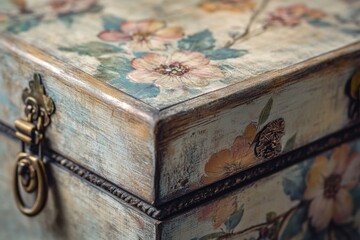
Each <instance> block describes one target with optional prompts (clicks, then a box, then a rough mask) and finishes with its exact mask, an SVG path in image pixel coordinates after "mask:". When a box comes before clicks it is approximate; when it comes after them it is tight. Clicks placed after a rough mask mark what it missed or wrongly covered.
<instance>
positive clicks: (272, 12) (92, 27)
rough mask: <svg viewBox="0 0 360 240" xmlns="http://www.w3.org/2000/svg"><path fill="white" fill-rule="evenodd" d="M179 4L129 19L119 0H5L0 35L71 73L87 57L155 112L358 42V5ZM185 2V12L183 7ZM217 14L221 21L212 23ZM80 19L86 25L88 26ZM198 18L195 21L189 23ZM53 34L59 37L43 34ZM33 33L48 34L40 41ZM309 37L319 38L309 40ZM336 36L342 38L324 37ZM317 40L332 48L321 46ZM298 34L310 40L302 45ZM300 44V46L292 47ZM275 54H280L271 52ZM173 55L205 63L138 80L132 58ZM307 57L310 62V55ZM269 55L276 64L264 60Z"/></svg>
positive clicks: (226, 0) (210, 0)
mask: <svg viewBox="0 0 360 240" xmlns="http://www.w3.org/2000/svg"><path fill="white" fill-rule="evenodd" d="M186 1H187V2H186V3H185V2H184V3H183V2H182V3H180V4H178V5H177V4H172V3H171V4H167V6H166V7H165V6H161V5H159V6H158V7H154V8H151V7H149V10H148V11H147V12H146V13H145V12H141V11H144V10H143V8H139V11H140V10H141V11H140V12H138V11H135V10H134V12H133V13H134V14H130V13H128V12H127V11H125V10H124V9H126V8H127V7H131V6H130V5H131V4H130V3H127V2H126V1H125V2H124V1H120V2H114V3H113V5H110V3H109V2H101V1H98V0H50V1H47V2H46V3H44V2H43V1H40V0H35V1H32V2H31V3H30V1H28V0H16V1H15V0H5V1H2V2H1V3H0V5H1V6H0V8H1V9H5V10H0V30H4V31H7V32H8V33H12V34H19V33H21V34H22V38H24V39H25V41H29V43H30V44H34V45H36V47H39V48H40V49H42V50H44V51H46V52H50V54H52V55H56V56H55V57H57V58H58V59H64V61H69V62H70V63H71V64H72V65H74V66H76V67H82V62H83V60H84V59H83V58H84V57H87V60H86V61H87V64H89V65H90V66H89V68H85V69H86V70H87V73H88V74H90V75H92V76H94V77H96V78H97V79H99V80H100V81H103V82H105V83H107V84H109V85H111V86H112V87H115V88H117V89H119V90H121V91H123V92H125V93H127V94H129V95H131V96H133V97H135V98H137V99H139V100H141V101H143V102H145V103H147V104H150V105H152V106H154V107H156V108H160V109H161V108H164V107H167V106H170V105H173V104H176V103H179V102H182V101H186V100H188V99H191V98H193V97H196V96H199V95H202V94H206V93H208V92H211V91H215V90H217V89H220V88H223V87H226V86H228V85H231V84H233V83H237V82H240V81H243V80H244V79H247V78H249V77H253V76H256V75H258V74H262V73H265V72H269V71H272V70H276V69H281V68H286V67H289V66H291V65H292V64H296V63H297V62H299V61H305V60H307V59H308V57H313V56H318V55H321V54H323V53H326V52H329V51H332V50H334V49H336V48H339V47H343V46H345V45H347V44H350V43H351V42H353V41H354V40H356V39H355V38H356V37H358V36H360V31H359V28H358V26H359V21H358V20H359V17H358V16H360V15H359V14H358V13H359V9H360V6H358V5H359V4H358V3H357V2H356V1H339V0H321V1H324V4H325V5H326V2H327V1H329V2H332V1H334V2H335V1H336V3H337V4H339V6H341V7H339V10H336V9H333V10H334V11H333V10H329V11H327V9H324V8H321V7H320V6H321V4H317V3H316V2H306V3H305V2H304V1H303V2H301V1H300V2H299V1H296V0H292V1H285V0H279V1H274V0H260V1H254V0H198V1H195V2H194V1H190V0H186ZM37 4H38V5H39V4H42V5H43V7H41V8H39V7H37V6H38V5H37ZM182 4H183V5H184V6H185V5H186V6H187V7H186V8H183V7H181V6H182ZM190 4H193V5H190ZM324 4H323V5H324ZM10 5H11V6H12V7H9V6H10ZM154 6H155V5H154ZM112 8H114V9H115V8H116V9H118V10H117V11H115V10H112ZM341 8H343V10H341V11H340V9H341ZM159 11H162V12H159ZM215 12H216V13H215ZM113 14H115V15H113ZM199 14H200V15H199ZM219 14H221V16H222V17H221V22H220V21H217V19H219V18H218V17H217V16H220V15H219ZM142 16H143V17H142ZM154 16H158V17H159V18H156V17H154ZM170 16H171V17H170ZM199 17H201V19H198V18H199ZM87 21H93V24H89V25H87V24H86V22H87ZM195 21H197V22H199V24H192V22H195ZM59 24H60V25H59ZM61 24H62V25H61ZM52 27H54V28H57V29H58V30H59V33H53V32H52V31H48V32H46V31H47V29H49V28H52ZM295 27H296V30H292V28H295ZM300 28H301V29H300ZM39 31H43V32H44V33H45V32H46V34H43V35H42V36H41V37H40V36H39V34H38V33H39ZM292 31H297V32H296V34H297V38H296V39H298V40H296V39H293V38H292V37H291V36H293V35H292V33H291V32H292ZM311 32H313V33H315V32H316V33H319V34H312V35H311V36H313V35H314V37H313V38H312V37H311V38H308V36H310V34H311ZM334 32H335V33H337V34H341V36H342V37H339V38H331V35H333V34H334ZM283 33H284V34H285V35H284V36H285V37H283V38H280V39H279V40H280V41H281V44H275V45H274V44H273V45H269V44H268V43H269V42H274V41H277V39H278V36H280V35H282V34H283ZM299 33H300V34H299ZM262 34H265V35H263V36H265V37H264V38H263V37H262V36H260V35H262ZM294 34H295V32H294ZM45 35H46V37H45ZM287 35H288V37H286V36H287ZM315 35H316V36H317V37H319V38H321V39H330V40H329V42H330V41H331V42H333V41H334V43H328V44H327V43H325V44H322V43H324V42H323V41H318V40H316V37H315ZM325 35H329V36H325ZM305 37H306V39H307V40H306V41H302V40H301V39H302V38H305ZM48 39H53V40H54V41H47V40H48ZM287 39H288V40H287ZM300 42H301V47H298V48H295V47H296V46H295V45H297V44H300ZM40 43H43V44H40ZM319 43H321V45H319V46H317V47H314V45H318V44H319ZM259 46H264V47H265V46H267V47H266V49H262V47H260V48H259ZM280 51H283V53H282V54H278V53H279V52H280ZM69 52H72V53H73V54H71V53H69ZM179 52H181V53H184V55H188V56H191V55H194V54H195V55H196V54H198V55H200V54H202V56H203V59H207V60H204V61H208V63H205V64H203V65H198V67H200V66H201V67H203V68H204V69H203V70H201V71H200V72H197V73H195V72H194V71H191V72H194V73H195V74H186V75H191V77H192V78H193V79H189V78H188V77H184V76H185V74H184V75H182V76H181V77H177V78H174V77H171V78H170V77H169V75H167V77H165V78H166V79H168V80H169V81H165V82H166V83H164V81H163V80H164V76H165V75H163V74H159V72H157V73H158V74H157V76H159V77H160V78H159V79H156V80H154V79H153V78H154V76H155V74H154V71H153V72H152V73H151V74H150V73H149V72H146V74H148V75H149V77H145V78H144V81H140V78H139V77H138V76H139V73H140V69H139V68H138V67H137V66H135V65H134V62H136V61H137V60H136V59H139V60H140V59H145V58H148V56H146V55H147V54H155V55H152V56H157V57H156V58H158V59H159V58H161V56H163V57H165V58H167V59H169V58H171V56H173V55H176V54H177V53H179ZM309 52H311V53H312V55H313V56H308V54H307V53H309ZM265 53H266V54H265ZM274 54H275V55H276V56H278V57H276V58H274V59H271V56H273V55H274ZM145 56H146V57H145ZM301 56H308V57H305V58H304V57H301ZM263 57H265V58H263ZM255 65H256V67H254V68H253V67H252V66H255ZM172 67H174V66H172ZM210 68H212V70H214V74H213V75H212V76H211V77H210V78H208V80H206V81H205V80H204V75H207V76H208V73H206V74H205V72H206V71H207V70H208V69H210ZM90 69H91V70H90ZM94 69H95V71H94ZM152 70H154V69H152ZM183 70H184V69H183ZM150 72H151V71H150ZM220 72H221V73H220ZM142 73H144V71H143V72H142ZM188 73H190V72H188ZM134 74H135V77H134ZM140 75H141V74H140ZM143 76H144V75H141V77H143ZM175 79H176V80H175Z"/></svg>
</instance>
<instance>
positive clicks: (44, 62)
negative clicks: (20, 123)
mask: <svg viewBox="0 0 360 240" xmlns="http://www.w3.org/2000/svg"><path fill="white" fill-rule="evenodd" d="M20 49H21V50H20ZM0 62H1V66H0V69H1V70H0V103H1V104H0V113H1V114H0V119H1V121H3V122H5V123H7V124H8V125H9V126H12V125H13V123H14V121H15V120H16V119H17V118H19V117H21V116H23V103H22V100H21V93H22V90H23V89H24V88H25V87H27V86H28V82H29V80H31V78H32V75H33V74H34V73H36V72H38V73H41V74H42V75H43V81H44V84H45V86H46V90H47V93H48V95H49V96H50V97H51V98H53V100H54V102H55V105H56V113H55V114H54V117H53V118H52V124H51V125H50V127H49V129H48V131H47V137H48V138H49V146H48V147H50V148H52V149H54V150H56V151H58V152H61V153H62V154H63V155H65V156H67V157H69V158H71V159H74V160H75V161H77V162H79V163H81V164H82V165H83V166H86V167H87V168H89V169H91V170H93V171H94V172H96V173H99V174H100V175H102V176H105V177H106V178H107V179H108V180H110V181H112V182H114V183H115V184H117V185H118V186H121V187H123V188H125V189H128V190H129V191H131V192H133V193H135V194H136V195H138V196H140V197H142V198H144V199H146V200H147V201H149V202H152V201H154V174H155V173H154V172H155V163H154V155H155V154H154V130H153V128H154V126H153V123H152V121H153V118H152V112H151V110H149V108H147V107H146V106H144V105H143V104H140V103H133V102H134V101H133V100H132V99H131V98H130V97H128V96H126V95H123V94H121V93H119V92H118V91H116V90H114V89H112V88H109V87H107V86H103V85H102V83H99V82H94V80H92V78H91V77H90V76H88V75H86V74H84V73H81V72H80V71H79V70H77V69H74V68H72V67H71V66H69V65H66V64H63V63H59V62H57V61H54V60H53V59H52V58H51V57H49V56H47V55H43V54H42V53H41V52H39V51H36V50H35V49H33V48H31V47H29V48H27V45H21V44H20V45H16V44H12V43H10V42H7V41H1V42H0ZM84 79H86V81H85V80H84ZM89 82H90V83H89Z"/></svg>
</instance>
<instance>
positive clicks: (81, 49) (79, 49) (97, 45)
mask: <svg viewBox="0 0 360 240" xmlns="http://www.w3.org/2000/svg"><path fill="white" fill-rule="evenodd" d="M59 50H61V51H66V52H76V53H78V54H79V55H87V56H93V57H100V56H102V55H105V54H110V53H118V52H122V51H123V50H122V49H121V48H119V47H117V46H114V45H111V44H107V43H102V42H88V43H83V44H78V45H75V46H72V47H60V48H59Z"/></svg>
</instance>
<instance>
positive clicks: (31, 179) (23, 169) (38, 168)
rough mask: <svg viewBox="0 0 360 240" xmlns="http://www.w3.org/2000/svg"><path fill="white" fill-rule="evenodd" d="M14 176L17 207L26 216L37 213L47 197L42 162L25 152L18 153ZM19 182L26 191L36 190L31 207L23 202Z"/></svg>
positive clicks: (46, 185)
mask: <svg viewBox="0 0 360 240" xmlns="http://www.w3.org/2000/svg"><path fill="white" fill-rule="evenodd" d="M14 176H15V179H14V192H15V200H16V205H17V207H18V209H19V210H20V212H22V213H23V214H24V215H27V216H35V215H37V214H38V213H39V212H40V211H41V210H42V209H43V207H44V206H45V202H46V198H47V188H48V184H47V180H46V173H45V167H44V164H43V162H42V161H39V160H38V159H37V158H35V157H33V156H30V155H29V154H27V153H20V154H19V155H18V158H17V161H16V167H15V174H14ZM20 184H21V185H22V187H23V189H24V190H25V191H26V192H27V193H33V192H35V191H36V200H35V203H34V205H33V206H32V207H28V206H26V204H25V203H24V201H23V198H22V196H21V193H20V189H19V185H20Z"/></svg>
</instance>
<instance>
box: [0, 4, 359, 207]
mask: <svg viewBox="0 0 360 240" xmlns="http://www.w3.org/2000/svg"><path fill="white" fill-rule="evenodd" d="M303 2H304V3H299V1H289V0H287V1H285V0H283V1H281V0H263V1H255V0H238V1H222V0H202V1H201V0H198V1H195V0H185V1H180V2H175V1H163V0H151V1H150V0H136V1H114V0H107V1H96V0H80V1H66V0H64V1H49V2H44V1H37V0H36V1H31V2H30V1H29V2H28V1H13V2H10V1H5V0H4V1H1V2H0V28H1V29H2V32H3V33H2V35H1V39H0V61H1V67H0V70H1V75H0V103H1V105H0V113H1V115H0V120H1V121H2V122H4V123H5V124H7V125H13V122H14V120H15V119H17V118H18V117H19V116H20V115H21V112H22V102H21V97H20V95H21V89H23V88H24V87H25V86H26V85H27V82H28V81H29V80H30V79H31V76H32V74H33V73H35V72H38V73H41V74H42V76H43V82H44V84H45V87H46V90H47V93H48V95H49V96H51V97H52V98H53V99H54V102H55V105H56V113H55V114H54V116H53V120H52V124H51V125H50V127H49V130H48V135H47V137H48V140H49V147H50V148H51V149H53V150H54V151H55V152H58V153H60V154H62V155H64V156H66V157H67V158H69V159H72V160H73V161H74V162H76V163H78V164H79V165H81V166H83V167H85V168H87V169H90V170H91V171H93V172H95V173H96V174H98V175H100V176H102V177H104V178H106V179H107V180H109V181H111V182H113V183H114V184H115V185H117V186H120V187H121V188H123V189H125V190H126V191H128V192H130V193H131V194H134V195H136V196H138V197H139V198H141V199H143V200H145V201H146V202H148V203H151V204H154V205H160V204H163V203H165V202H167V201H170V200H173V199H175V198H177V197H180V196H183V195H184V194H187V193H189V192H192V191H195V190H198V189H201V188H203V187H205V186H208V185H209V184H210V185H211V184H212V183H215V182H217V181H219V180H222V179H225V178H227V177H229V176H231V175H234V174H239V172H241V171H242V170H245V169H248V168H249V167H252V166H254V165H258V164H260V163H262V162H264V161H269V160H271V159H273V158H275V157H278V156H279V155H283V153H285V152H288V151H290V150H293V149H296V148H300V147H302V146H304V145H306V144H309V143H311V142H313V141H315V140H317V139H319V138H321V137H324V136H326V135H329V134H330V133H333V132H336V131H338V130H340V129H342V128H344V127H345V126H347V125H349V124H350V123H351V119H352V118H355V117H356V116H357V115H358V113H359V110H358V105H356V104H357V101H358V97H357V94H356V92H357V87H358V85H357V82H358V81H359V79H360V78H359V76H360V74H359V73H357V74H356V68H357V67H359V65H360V59H359V55H360V43H359V40H360V18H359V16H360V2H359V1H356V0H355V1H340V0H320V1H303ZM324 6H326V9H325V8H324ZM349 81H353V82H352V83H353V84H350V85H349V84H348V82H349ZM347 86H350V87H348V88H347ZM310 152H311V151H310ZM274 163H276V159H275V160H274ZM64 164H65V163H64ZM255 175H256V174H255ZM250 177H251V176H250ZM244 178H247V177H244ZM238 182H241V180H239V181H238ZM238 182H235V183H233V184H235V185H236V184H237V183H238ZM224 189H226V186H224Z"/></svg>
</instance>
